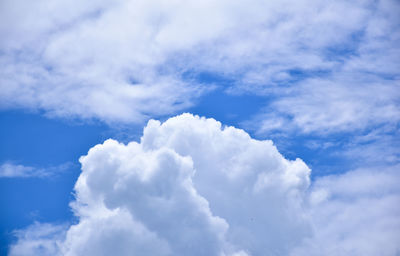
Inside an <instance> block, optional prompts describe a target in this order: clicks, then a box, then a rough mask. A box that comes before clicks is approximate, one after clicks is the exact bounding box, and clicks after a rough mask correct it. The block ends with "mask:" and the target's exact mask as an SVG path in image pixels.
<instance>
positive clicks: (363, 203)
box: [292, 166, 400, 256]
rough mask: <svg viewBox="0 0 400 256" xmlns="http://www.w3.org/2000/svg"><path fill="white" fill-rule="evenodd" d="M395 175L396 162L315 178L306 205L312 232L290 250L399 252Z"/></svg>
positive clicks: (399, 198) (369, 255)
mask: <svg viewBox="0 0 400 256" xmlns="http://www.w3.org/2000/svg"><path fill="white" fill-rule="evenodd" d="M399 180H400V174H399V166H390V167H381V168H374V169H358V170H356V171H352V172H348V173H345V174H341V175H332V176H326V177H321V178H319V179H317V180H316V182H315V183H314V185H313V188H312V194H311V199H312V200H311V203H312V206H311V208H310V214H311V217H312V219H313V229H314V236H313V237H311V238H308V239H306V240H305V241H304V244H303V245H302V246H301V247H299V248H297V249H296V250H294V251H293V253H292V255H296V256H301V255H311V256H312V255H327V256H330V255H365V256H375V255H382V256H396V255H399V253H400V245H399V241H400V218H399V216H400V207H399V202H400V189H399V186H398V182H399Z"/></svg>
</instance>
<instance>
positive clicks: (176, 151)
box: [11, 114, 310, 255]
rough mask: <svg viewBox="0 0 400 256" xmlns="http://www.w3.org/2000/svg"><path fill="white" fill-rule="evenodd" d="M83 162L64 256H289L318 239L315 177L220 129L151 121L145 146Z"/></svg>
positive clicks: (264, 144)
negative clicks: (144, 255) (312, 205)
mask: <svg viewBox="0 0 400 256" xmlns="http://www.w3.org/2000/svg"><path fill="white" fill-rule="evenodd" d="M80 162H81V163H82V173H81V175H80V177H79V179H78V181H77V183H76V185H75V193H76V201H75V202H73V203H72V207H73V209H74V212H75V214H76V215H77V216H78V218H79V222H78V223H77V224H75V225H72V226H71V227H70V228H69V229H68V230H67V231H66V235H65V238H64V239H63V240H62V242H60V243H57V248H58V251H59V253H60V254H61V255H82V254H85V255H109V254H110V253H116V254H118V255H130V254H132V252H149V254H152V255H189V254H190V255H261V254H264V253H266V252H269V253H271V254H278V255H282V254H283V255H284V254H287V253H288V252H289V250H290V249H291V248H293V247H294V246H296V245H299V244H300V242H301V240H302V239H303V237H304V236H306V235H307V234H309V231H310V227H309V220H308V219H307V218H306V216H305V215H304V214H303V213H304V210H303V200H304V197H305V193H306V190H307V188H308V185H309V175H310V170H309V169H308V167H307V166H306V165H305V164H304V163H303V162H302V161H301V160H300V159H297V160H294V161H289V160H286V159H285V158H283V157H282V155H281V154H280V153H279V152H278V151H277V149H276V148H275V146H273V144H272V142H271V141H257V140H254V139H251V138H250V136H249V135H248V134H247V133H245V132H244V131H243V130H239V129H235V128H233V127H222V126H221V123H219V122H217V121H215V120H214V119H205V118H199V117H197V116H192V115H190V114H183V115H181V116H177V117H174V118H171V119H169V120H167V121H166V122H164V123H163V124H161V123H160V122H158V121H154V120H151V121H150V122H149V123H148V125H147V126H146V128H145V129H144V135H143V137H142V139H141V142H140V143H137V142H131V143H129V144H127V145H124V144H120V143H118V142H117V141H114V140H107V141H105V142H104V143H103V144H100V145H97V146H95V147H93V148H91V149H90V151H89V153H88V154H87V155H86V156H83V157H82V158H81V159H80ZM35 241H42V240H41V239H36V240H35ZM20 243H21V244H20ZM46 243H47V240H46ZM26 244H27V241H22V242H19V243H17V244H15V245H14V246H13V247H12V248H13V249H12V250H11V255H18V254H13V252H17V251H18V250H19V247H20V246H25V245H26ZM39 244H40V243H39ZM24 248H25V247H24ZM21 250H22V249H21ZM115 250H117V251H115ZM21 255H24V254H21Z"/></svg>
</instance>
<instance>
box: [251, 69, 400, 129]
mask: <svg viewBox="0 0 400 256" xmlns="http://www.w3.org/2000/svg"><path fill="white" fill-rule="evenodd" d="M397 87H399V83H398V82H397V81H396V82H393V81H381V80H379V79H375V78H374V77H370V76H368V75H364V78H360V79H353V78H350V79H349V78H347V77H343V76H340V75H336V76H335V77H334V78H332V80H331V81H329V80H327V79H325V80H323V79H309V80H306V81H304V82H302V83H300V84H298V85H297V87H296V88H293V89H292V90H291V92H290V93H289V94H287V95H285V96H283V97H280V98H278V99H276V100H275V101H273V102H272V103H271V105H270V106H269V108H268V110H267V111H266V113H265V114H260V115H259V116H258V117H256V118H255V120H253V121H256V122H257V126H256V128H255V129H256V130H257V132H258V133H260V134H262V133H271V132H277V131H280V132H282V131H285V132H303V133H307V134H310V133H314V134H315V133H317V134H322V135H324V134H327V133H339V132H353V131H363V130H365V129H366V128H370V127H376V126H378V125H387V126H388V125H392V126H393V125H395V124H397V123H398V122H399V121H400V118H399V117H400V108H399V106H398V104H397V102H398V99H399V98H400V93H399V90H398V88H397ZM253 125H254V124H253Z"/></svg>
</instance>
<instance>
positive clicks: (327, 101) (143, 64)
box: [0, 0, 399, 131]
mask: <svg viewBox="0 0 400 256" xmlns="http://www.w3.org/2000/svg"><path fill="white" fill-rule="evenodd" d="M0 10H1V13H0V14H1V15H0V17H1V22H0V23H1V25H0V34H1V36H2V41H1V43H0V47H1V60H0V64H1V65H2V67H4V68H3V69H2V70H1V71H0V72H1V73H0V77H1V78H0V86H1V88H2V90H1V93H0V97H1V99H2V100H1V102H2V103H1V107H2V108H16V107H17V108H18V107H23V108H31V109H41V110H44V111H45V113H47V115H50V116H61V117H80V118H98V119H101V120H103V121H106V122H113V121H118V122H138V121H142V120H144V119H147V118H148V117H149V116H150V117H152V116H158V115H164V114H170V113H173V112H176V111H177V110H180V109H183V108H186V107H188V106H190V105H191V104H193V99H194V98H196V97H197V96H199V95H201V94H202V92H204V91H205V90H208V89H212V87H213V86H214V85H210V84H207V85H206V84H205V83H206V81H204V80H202V79H199V77H201V75H202V74H209V73H211V74H213V75H216V76H217V77H222V78H227V79H229V81H231V83H230V85H231V86H230V88H228V91H229V92H230V93H243V92H246V93H247V92H250V93H256V94H260V95H271V94H272V95H273V96H274V97H275V96H276V97H277V98H278V101H277V102H275V103H274V104H272V105H271V106H272V107H273V109H274V110H278V112H277V113H279V116H278V118H274V119H271V117H270V116H265V115H264V117H265V118H264V119H263V120H262V121H264V122H268V121H270V122H271V120H277V119H279V118H285V117H287V116H288V115H289V116H291V118H292V119H293V122H286V123H287V124H288V125H295V126H296V125H299V126H301V129H303V130H304V131H310V129H312V130H315V129H316V128H318V127H317V126H318V124H321V128H322V129H323V130H325V129H326V126H327V125H331V124H333V127H331V128H330V129H331V130H332V129H336V128H337V127H338V128H339V129H349V127H351V125H353V124H358V125H356V126H357V128H358V127H360V126H362V125H367V124H369V122H374V120H375V119H368V120H365V116H363V115H361V117H360V118H358V115H356V116H354V117H353V119H354V121H349V119H348V115H349V114H352V111H353V110H358V109H359V107H363V108H365V109H366V110H365V111H366V112H369V111H371V110H374V109H375V108H376V109H377V110H376V111H375V112H376V113H378V110H379V111H380V110H382V103H381V102H380V101H379V102H377V101H373V102H370V104H365V101H366V98H371V97H373V96H374V95H376V94H374V93H375V91H376V90H369V89H368V90H367V89H365V88H364V83H366V82H367V85H366V87H367V88H369V87H372V88H373V89H377V90H379V88H380V87H382V88H384V89H383V90H382V91H381V92H380V93H381V94H382V95H383V94H384V95H383V98H385V97H388V98H389V99H388V100H389V101H387V102H386V103H385V104H386V105H387V107H388V108H390V109H391V110H392V113H394V112H398V108H397V107H396V105H395V104H394V103H393V101H392V100H391V99H392V98H393V97H394V96H391V95H388V94H387V93H390V91H393V90H395V89H397V87H398V86H397V85H398V83H397V82H393V81H397V80H398V70H399V66H398V61H397V59H398V58H399V50H398V47H397V46H398V45H399V32H397V31H399V29H398V28H399V20H398V18H397V14H398V10H399V4H398V2H397V1H392V0H380V1H371V0H362V1H353V2H348V1H344V0H343V1H342V0H340V1H334V2H332V1H324V0H313V1H296V3H293V1H251V2H248V1H236V2H232V1H226V0H219V1H201V2H198V1H173V2H169V3H168V4H165V3H164V2H163V1H159V0H152V1H141V0H131V1H114V2H113V3H112V4H110V3H108V2H106V1H101V0H93V1H86V2H85V3H82V2H81V1H58V2H57V3H51V2H49V1H48V0H41V1H35V2H29V1H28V2H26V1H2V3H1V8H0ZM338 13H340V14H341V15H338ZM343 17H347V18H346V19H345V20H344V19H343ZM331 73H335V74H337V73H339V74H345V76H350V77H353V78H354V77H358V76H363V75H365V74H370V75H371V76H373V77H374V78H375V80H378V81H377V82H376V83H375V82H374V83H373V85H371V84H369V83H368V81H359V80H356V79H353V80H351V81H349V80H345V81H339V80H338V79H332V78H330V77H329V75H330V74H331ZM327 75H328V77H326V76H327ZM310 77H311V78H317V79H314V80H312V81H315V82H312V81H311V82H310V83H311V85H307V86H306V85H304V86H300V88H301V89H296V88H299V87H298V86H297V83H298V82H299V81H300V82H301V81H304V80H306V79H309V78H310ZM334 77H335V75H334ZM367 80H369V79H367ZM392 82H393V83H392ZM329 83H333V85H330V86H326V85H327V84H329ZM307 84H308V82H307ZM381 84H383V85H382V86H381ZM293 85H294V86H293ZM293 88H294V89H293ZM329 88H337V90H338V91H340V92H341V94H340V96H343V97H344V99H343V100H344V101H345V103H346V102H347V103H349V101H350V102H351V103H352V104H353V105H354V106H353V105H352V107H350V108H349V109H350V110H349V111H344V112H342V111H337V112H336V113H335V115H332V116H329V115H327V116H329V118H328V119H327V120H325V119H324V118H322V117H320V113H319V112H317V110H327V113H331V111H329V110H330V109H331V107H332V106H336V105H337V103H338V101H337V100H336V98H331V97H330V96H329V95H330V89H329ZM299 90H300V92H298V91H299ZM354 91H362V92H360V94H362V95H357V93H356V95H352V93H353V92H354ZM288 93H289V96H290V97H289V99H287V98H286V96H288V95H287V94H288ZM310 94H312V95H314V94H315V95H316V96H317V97H316V98H315V97H311V101H309V100H310V96H309V95H310ZM363 94H368V95H367V96H363ZM318 95H319V96H318ZM282 96H285V97H284V100H283V101H282V102H281V101H279V99H280V98H281V97H282ZM292 97H294V99H292ZM318 98H323V99H324V100H323V101H322V102H321V101H319V100H318ZM288 101H289V102H288ZM266 103H267V101H266ZM286 103H287V104H286ZM297 105H299V107H301V108H302V109H303V108H305V109H312V111H311V112H309V114H308V116H306V117H304V116H303V115H304V113H303V112H301V113H298V112H297V111H295V109H296V108H297V107H294V109H293V108H290V107H288V106H297ZM385 109H386V108H384V109H383V110H385ZM379 113H383V112H379ZM310 118H311V119H313V120H321V119H323V122H317V121H314V122H312V121H309V119H310ZM305 119H306V120H305ZM265 120H267V121H265ZM279 120H280V119H279ZM357 120H360V122H358V121H357ZM381 120H382V119H380V118H378V119H377V122H378V123H379V122H380V121H381ZM385 120H388V119H385ZM366 121H368V122H366ZM310 122H311V123H310ZM303 125H304V126H305V127H303ZM267 126H268V125H264V128H265V127H267ZM350 129H354V127H351V128H350Z"/></svg>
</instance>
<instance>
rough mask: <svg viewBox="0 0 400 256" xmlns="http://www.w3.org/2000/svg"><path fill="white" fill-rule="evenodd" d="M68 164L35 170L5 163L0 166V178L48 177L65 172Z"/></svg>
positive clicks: (34, 168) (30, 167)
mask: <svg viewBox="0 0 400 256" xmlns="http://www.w3.org/2000/svg"><path fill="white" fill-rule="evenodd" d="M70 166H71V164H70V163H65V164H61V165H58V166H52V167H48V168H36V167H32V166H25V165H20V164H13V163H12V162H5V163H3V164H1V165H0V178H27V177H49V176H52V175H54V174H56V173H58V172H60V171H63V170H66V169H68V168H69V167H70Z"/></svg>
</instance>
